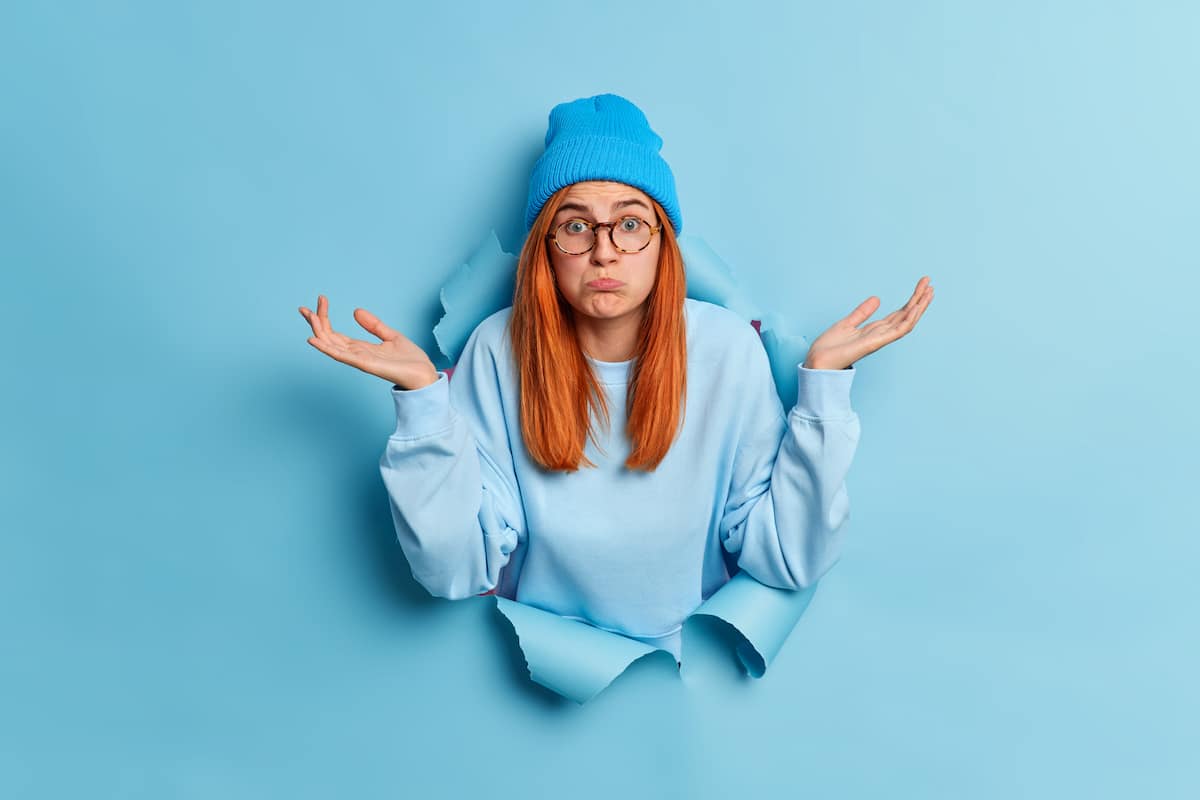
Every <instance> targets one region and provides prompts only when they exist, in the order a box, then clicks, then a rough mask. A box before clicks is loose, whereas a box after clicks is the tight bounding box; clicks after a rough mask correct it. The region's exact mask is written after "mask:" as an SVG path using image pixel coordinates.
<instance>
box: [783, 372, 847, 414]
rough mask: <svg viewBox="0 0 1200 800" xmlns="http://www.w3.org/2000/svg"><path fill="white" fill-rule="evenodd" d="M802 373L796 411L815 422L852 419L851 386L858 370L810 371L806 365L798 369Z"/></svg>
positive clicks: (797, 393)
mask: <svg viewBox="0 0 1200 800" xmlns="http://www.w3.org/2000/svg"><path fill="white" fill-rule="evenodd" d="M796 371H797V372H798V373H799V388H798V390H797V392H796V408H795V411H797V412H798V413H800V414H801V415H803V416H805V417H810V418H813V419H825V418H841V417H848V416H850V415H852V414H853V413H854V410H853V409H852V408H851V407H850V384H851V383H853V382H854V373H855V369H854V367H853V366H850V367H847V368H846V369H809V368H807V367H805V366H804V365H803V364H798V365H797V366H796Z"/></svg>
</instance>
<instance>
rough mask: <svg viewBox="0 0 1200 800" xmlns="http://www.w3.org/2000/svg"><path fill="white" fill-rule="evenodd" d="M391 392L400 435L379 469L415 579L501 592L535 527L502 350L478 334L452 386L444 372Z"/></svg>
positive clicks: (447, 591) (450, 594)
mask: <svg viewBox="0 0 1200 800" xmlns="http://www.w3.org/2000/svg"><path fill="white" fill-rule="evenodd" d="M391 392H392V399H393V401H394V402H395V407H396V429H395V432H394V433H392V435H391V436H390V437H389V438H388V441H387V447H386V449H385V450H384V453H383V455H382V457H381V458H380V461H379V466H380V471H381V473H382V474H383V482H384V484H385V485H386V486H387V492H388V498H389V502H390V505H391V510H392V519H393V521H394V522H395V525H396V535H397V537H398V538H399V540H400V546H401V548H402V549H403V550H404V555H405V556H406V557H407V558H408V563H409V566H410V567H411V568H412V573H413V577H414V578H415V579H416V580H417V581H418V582H419V583H420V584H421V585H422V586H424V587H425V588H426V589H427V590H428V591H429V593H430V594H432V595H435V596H438V597H446V598H449V599H461V598H466V597H471V596H474V595H477V594H480V593H482V592H486V591H489V590H491V589H493V588H495V586H496V584H497V582H498V581H499V579H500V570H501V568H502V567H504V565H505V564H507V563H508V561H509V558H510V557H511V555H512V552H513V550H514V549H516V547H517V546H518V544H519V543H520V542H521V541H523V540H524V538H525V522H524V510H523V507H522V505H521V499H520V495H519V493H518V490H517V483H516V478H515V475H514V470H513V462H512V455H511V452H510V450H509V445H508V432H507V430H506V428H505V423H504V411H503V406H502V404H501V399H500V388H499V377H498V372H497V365H496V363H495V355H494V353H493V352H492V350H491V348H489V347H487V346H483V345H482V344H481V341H480V338H479V329H476V331H475V332H474V333H472V335H471V337H470V339H469V340H468V341H467V344H466V347H465V349H464V350H463V354H462V357H461V358H460V359H459V362H458V364H457V366H456V367H455V370H454V380H453V381H452V382H451V381H450V380H449V379H448V377H447V376H446V373H445V372H441V371H439V373H438V379H437V381H435V382H434V383H432V384H429V385H428V386H423V387H421V388H419V389H414V390H410V391H404V390H401V389H398V388H396V387H395V386H393V387H392V390H391Z"/></svg>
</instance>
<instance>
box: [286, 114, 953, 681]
mask: <svg viewBox="0 0 1200 800" xmlns="http://www.w3.org/2000/svg"><path fill="white" fill-rule="evenodd" d="M549 123H550V124H549V130H548V131H547V134H546V142H545V144H546V149H545V152H544V153H543V155H542V156H541V158H539V160H538V162H537V163H536V165H535V166H534V170H533V175H532V177H531V180H530V187H529V196H528V204H527V207H526V210H525V223H526V228H527V230H528V236H527V238H526V240H525V244H524V247H523V248H522V251H521V255H520V258H519V262H518V268H517V275H516V286H515V291H514V295H513V303H512V305H511V306H510V307H507V308H505V309H503V310H501V311H498V312H496V313H495V314H492V315H491V316H489V317H488V318H487V319H485V320H484V321H483V322H482V323H480V324H479V326H478V327H477V328H476V329H475V330H474V332H473V333H472V334H471V336H470V338H469V339H468V341H467V344H466V346H465V348H464V350H463V353H462V355H461V357H460V358H459V360H458V362H457V364H456V365H455V368H454V370H453V380H449V378H448V376H447V374H446V372H443V371H439V370H438V369H436V367H435V366H434V364H433V362H432V361H431V360H430V359H429V357H428V356H427V355H426V354H425V353H424V352H423V351H422V350H421V349H420V348H419V347H417V346H416V345H415V344H414V343H413V342H412V341H410V340H409V339H407V338H405V337H404V336H403V335H401V334H400V333H398V332H397V331H395V330H393V329H392V328H389V327H388V326H386V325H384V324H383V322H381V321H380V320H379V319H378V318H377V317H375V316H374V315H373V314H371V313H370V312H368V311H367V310H366V309H361V308H360V309H356V310H355V312H354V317H355V319H356V320H357V321H358V323H359V324H360V325H361V326H362V327H363V328H365V329H366V330H367V331H368V332H370V333H371V334H373V335H374V336H376V337H377V338H378V339H379V340H380V341H379V342H378V343H371V342H365V341H359V340H354V339H351V338H349V337H347V336H344V335H342V334H340V333H337V332H336V331H334V330H333V329H332V328H331V327H330V324H329V317H328V313H329V304H328V301H327V300H326V299H325V297H324V296H321V297H319V298H318V302H317V310H316V312H315V313H314V312H312V311H311V310H309V309H308V308H304V307H302V308H301V309H300V313H301V314H302V315H303V316H304V317H305V319H306V320H308V322H309V323H310V325H311V327H312V331H313V336H312V337H311V338H309V339H308V342H309V344H311V345H313V346H314V347H316V348H317V349H318V350H320V351H321V352H323V353H326V354H327V355H329V356H331V357H332V358H334V359H336V360H338V361H341V362H343V363H346V364H349V365H351V366H354V367H357V368H358V369H360V370H363V371H365V372H368V373H371V374H373V375H377V376H379V377H380V378H383V379H384V380H386V381H388V382H390V383H391V384H392V387H391V394H392V399H393V401H394V403H395V409H396V428H395V431H394V433H393V434H392V435H391V436H390V437H389V439H388V442H387V446H386V449H385V452H384V453H383V456H382V458H381V460H380V468H381V471H382V475H383V480H384V483H385V484H386V486H387V490H388V495H389V497H390V500H391V509H392V513H393V519H394V521H395V525H396V531H397V535H398V537H399V540H400V544H401V546H402V548H403V550H404V553H405V555H406V556H407V558H408V561H409V564H410V565H411V567H412V571H413V576H414V577H415V578H416V579H417V580H418V581H419V582H420V583H421V584H422V585H423V586H425V588H426V589H428V590H429V592H430V593H432V594H434V595H437V596H440V597H447V598H464V597H469V596H472V595H476V594H481V593H485V592H488V591H491V590H495V592H496V593H497V594H499V595H501V596H503V597H508V598H511V599H514V600H517V601H519V602H522V603H526V604H529V605H532V606H536V607H540V608H543V609H545V610H548V611H551V612H554V613H557V614H560V615H562V616H564V617H569V618H573V619H577V620H581V621H583V622H587V623H589V624H591V625H595V626H597V627H600V628H604V629H606V630H609V631H613V632H615V633H619V634H622V635H625V636H629V637H631V638H634V639H638V640H641V641H644V642H647V643H649V644H652V645H654V646H656V647H662V648H663V649H666V650H668V651H669V652H672V653H674V654H675V657H676V659H677V660H678V659H679V658H680V650H681V648H680V639H679V632H680V629H681V627H682V623H683V620H685V619H686V618H687V617H688V616H689V615H690V614H691V613H692V612H693V611H694V610H696V608H697V607H698V606H699V605H700V604H701V603H702V602H703V601H704V600H706V599H707V598H708V597H709V596H710V595H711V594H712V593H714V592H715V591H716V590H717V589H718V588H720V587H721V586H722V585H723V584H724V583H725V582H726V581H728V580H729V578H730V576H731V575H732V574H733V573H735V572H737V571H738V570H739V569H741V570H746V572H747V573H748V574H749V575H750V576H751V577H753V578H755V579H757V580H758V581H760V582H762V583H764V584H767V585H770V586H776V587H779V588H784V589H798V588H801V587H805V586H808V585H810V584H811V583H812V582H814V581H816V580H817V579H818V578H820V577H821V575H822V574H824V573H825V571H826V570H828V569H829V567H830V566H831V565H832V564H833V562H834V561H835V560H836V558H837V554H838V550H839V543H840V534H841V532H842V529H843V526H844V523H845V521H846V519H847V518H848V514H849V502H848V498H847V494H846V487H845V477H846V473H847V472H848V470H849V468H850V463H851V460H852V459H853V456H854V452H855V449H856V447H857V444H858V439H859V432H860V429H859V420H858V416H857V414H856V413H855V412H854V411H853V409H852V408H851V405H850V386H851V382H852V381H853V378H854V372H855V370H854V367H853V366H852V364H853V362H856V361H858V360H859V359H861V358H862V357H863V356H865V355H867V354H869V353H872V352H874V351H875V350H878V349H879V348H881V347H883V346H884V345H886V344H888V343H890V342H892V341H895V340H896V339H899V338H900V337H902V336H904V335H905V334H907V333H908V332H909V331H911V330H912V329H913V326H914V325H916V323H917V320H919V319H920V317H921V315H922V314H923V313H924V311H925V308H926V307H927V306H928V304H929V302H930V300H931V299H932V297H933V288H932V286H930V285H929V282H928V278H927V277H924V278H922V279H921V280H920V281H919V282H918V283H917V286H916V289H915V291H914V292H913V295H912V297H911V298H910V299H909V300H908V302H907V303H906V304H905V305H904V307H902V308H900V309H899V310H897V311H895V312H893V313H892V314H889V315H888V316H886V317H884V318H883V319H881V320H878V321H876V322H872V323H870V324H868V325H864V326H863V327H859V325H860V324H862V323H863V322H865V321H866V320H867V318H868V317H870V315H871V314H872V313H873V312H874V311H875V310H876V309H877V308H878V303H879V301H878V298H876V297H870V298H868V299H867V300H865V301H863V303H861V304H860V305H859V306H858V307H857V308H856V309H854V311H853V312H851V313H850V315H849V316H847V317H845V318H844V319H842V320H840V321H839V322H837V323H836V324H835V325H833V326H832V327H831V328H829V330H827V331H826V332H825V333H823V334H822V335H821V336H819V337H818V338H816V339H815V340H814V341H813V342H812V345H811V347H810V349H809V351H808V354H807V356H806V358H805V360H804V363H802V364H798V365H797V370H798V372H799V391H798V394H797V398H796V401H795V404H794V405H793V406H792V408H791V409H790V410H787V411H786V413H785V409H784V408H783V405H782V404H781V402H780V399H779V396H778V394H777V392H776V388H775V384H774V381H773V379H772V375H771V370H770V364H769V362H768V359H767V355H766V351H765V350H764V349H763V346H762V344H761V342H760V340H759V337H758V334H757V332H756V331H755V330H754V328H753V327H752V326H750V325H749V324H747V323H746V322H745V321H744V320H742V319H741V318H740V317H738V316H737V315H736V314H734V313H733V312H732V311H729V310H727V309H725V308H723V307H721V306H718V305H714V304H711V303H705V302H701V301H698V300H695V299H692V298H688V297H687V296H686V280H685V269H684V267H685V265H684V263H683V259H682V257H681V255H680V252H679V247H678V245H677V243H676V236H677V235H678V233H679V232H680V230H681V228H682V219H681V216H680V213H679V205H678V201H677V198H676V196H675V183H674V178H673V176H672V174H671V170H670V168H669V167H668V166H667V163H666V162H665V161H664V160H663V159H662V157H661V155H660V154H659V151H660V149H661V146H662V140H661V139H660V138H659V137H658V135H657V134H656V133H654V131H653V130H651V128H650V126H649V124H648V122H647V120H646V117H645V115H644V114H642V112H641V111H640V110H639V109H638V108H637V107H636V106H634V105H633V104H632V103H630V102H629V101H628V100H626V99H625V98H622V97H619V96H617V95H612V94H605V95H598V96H595V97H588V98H582V99H579V100H575V101H573V102H570V103H562V104H559V105H558V106H556V107H555V108H554V109H553V110H552V111H551V113H550V120H549Z"/></svg>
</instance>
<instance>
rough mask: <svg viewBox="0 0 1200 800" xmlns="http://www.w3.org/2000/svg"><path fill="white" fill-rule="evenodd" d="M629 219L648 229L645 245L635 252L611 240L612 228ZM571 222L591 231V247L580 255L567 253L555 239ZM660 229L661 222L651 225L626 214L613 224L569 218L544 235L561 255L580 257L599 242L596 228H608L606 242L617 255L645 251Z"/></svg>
mask: <svg viewBox="0 0 1200 800" xmlns="http://www.w3.org/2000/svg"><path fill="white" fill-rule="evenodd" d="M630 217H632V218H633V219H636V220H638V221H639V222H641V223H644V224H645V225H646V226H647V227H648V228H650V236H649V238H647V239H646V243H645V244H644V245H642V246H641V247H639V248H638V249H637V250H626V249H624V248H623V247H621V246H620V245H619V244H617V240H616V239H614V238H613V226H614V225H616V224H617V223H618V222H621V221H622V220H626V219H629V218H630ZM572 222H582V223H583V224H584V225H587V226H588V230H589V231H591V234H592V246H591V247H589V248H588V249H587V250H584V251H583V252H582V253H568V252H567V251H566V250H563V248H562V245H561V244H559V243H558V238H557V237H558V231H559V229H560V228H562V226H563V225H569V224H571V223H572ZM662 227H663V226H662V223H661V222H660V223H659V224H658V225H651V224H650V220H648V219H643V218H642V217H639V216H638V215H637V214H626V215H625V216H623V217H621V219H618V220H616V221H615V222H614V221H609V222H588V221H587V220H586V219H583V218H582V217H571V218H570V219H568V220H563V221H562V222H560V223H558V224H557V225H555V226H554V230H552V231H550V232H549V233H547V234H546V238H547V239H549V240H550V241H552V242H554V246H555V247H557V248H558V251H559V252H560V253H562V254H563V255H567V256H582V255H585V254H587V253H590V252H592V251H593V250H595V249H596V242H597V241H599V237H598V236H597V235H596V228H608V241H609V242H610V243H611V244H612V246H613V247H614V248H615V249H616V250H617V252H619V253H640V252H642V251H643V250H645V249H646V248H647V247H649V246H650V243H651V242H652V241H654V234H656V233H658V232H659V231H661V230H662Z"/></svg>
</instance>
